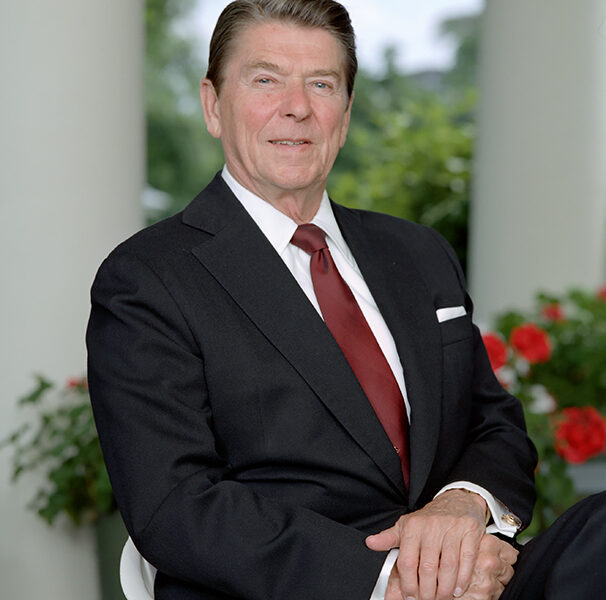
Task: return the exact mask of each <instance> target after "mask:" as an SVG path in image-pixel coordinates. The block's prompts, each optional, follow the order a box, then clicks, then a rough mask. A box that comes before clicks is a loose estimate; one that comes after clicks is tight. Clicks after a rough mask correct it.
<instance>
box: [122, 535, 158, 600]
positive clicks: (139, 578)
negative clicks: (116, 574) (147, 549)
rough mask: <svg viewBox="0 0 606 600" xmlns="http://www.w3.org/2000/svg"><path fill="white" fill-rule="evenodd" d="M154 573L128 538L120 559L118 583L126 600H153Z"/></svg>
mask: <svg viewBox="0 0 606 600" xmlns="http://www.w3.org/2000/svg"><path fill="white" fill-rule="evenodd" d="M156 571H157V569H156V568H155V567H154V566H152V565H151V564H149V563H148V562H147V561H146V560H145V559H144V558H143V557H142V556H141V555H140V554H139V551H138V550H137V548H136V547H135V544H133V541H132V540H131V539H130V538H128V539H127V540H126V544H124V548H122V556H121V557H120V583H121V584H122V591H123V592H124V595H125V596H126V600H154V580H155V578H156Z"/></svg>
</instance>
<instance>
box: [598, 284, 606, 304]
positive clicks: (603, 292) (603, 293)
mask: <svg viewBox="0 0 606 600" xmlns="http://www.w3.org/2000/svg"><path fill="white" fill-rule="evenodd" d="M598 298H600V299H601V300H606V285H603V286H602V287H601V288H600V289H599V290H598Z"/></svg>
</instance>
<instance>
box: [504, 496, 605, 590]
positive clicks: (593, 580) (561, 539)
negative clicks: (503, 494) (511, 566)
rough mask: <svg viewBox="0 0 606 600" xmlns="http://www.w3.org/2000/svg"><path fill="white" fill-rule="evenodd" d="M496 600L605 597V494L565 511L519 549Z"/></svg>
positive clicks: (591, 497) (586, 499) (590, 498)
mask: <svg viewBox="0 0 606 600" xmlns="http://www.w3.org/2000/svg"><path fill="white" fill-rule="evenodd" d="M515 569H516V573H515V575H514V577H513V579H512V580H511V581H510V582H509V585H508V586H507V588H506V590H505V592H504V593H503V595H502V596H501V600H514V599H515V600H542V599H543V598H545V599H546V600H584V599H588V600H600V599H602V598H606V492H601V493H599V494H596V495H594V496H589V497H588V498H585V499H584V500H582V501H581V502H578V503H577V504H575V505H574V506H573V507H571V508H570V509H568V510H567V511H566V512H565V513H564V514H563V515H562V516H561V517H559V518H558V519H557V521H556V522H555V523H554V524H553V525H552V526H551V527H550V528H549V529H548V530H547V531H545V532H544V533H542V534H541V535H539V536H537V537H536V538H534V539H533V540H531V541H530V542H528V544H526V545H525V546H523V547H522V548H521V550H520V555H519V557H518V561H517V564H516V567H515Z"/></svg>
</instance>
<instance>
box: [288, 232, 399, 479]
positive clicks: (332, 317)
mask: <svg viewBox="0 0 606 600" xmlns="http://www.w3.org/2000/svg"><path fill="white" fill-rule="evenodd" d="M291 243H292V244H294V245H295V246H297V247H299V248H301V250H304V251H305V252H307V253H308V254H311V259H310V271H311V280H312V282H313V286H314V291H315V293H316V298H317V299H318V304H319V305H320V310H321V311H322V316H323V317H324V322H325V323H326V325H327V327H328V328H329V329H330V331H331V333H332V335H333V337H334V338H335V340H336V341H337V343H338V344H339V346H340V347H341V350H342V351H343V354H344V355H345V358H346V359H347V361H348V362H349V365H350V366H351V368H352V370H353V372H354V373H355V375H356V377H357V378H358V381H359V382H360V385H361V386H362V389H363V390H364V393H365V394H366V396H367V397H368V400H369V401H370V403H371V405H372V407H373V408H374V411H375V413H376V414H377V417H378V418H379V421H381V425H383V429H385V432H386V433H387V435H388V437H389V439H390V440H391V443H392V444H393V446H394V448H395V450H396V452H397V453H398V455H399V457H400V461H401V463H402V475H403V476H404V483H405V484H406V487H408V479H409V472H410V469H409V459H408V419H407V416H406V408H405V406H404V399H403V398H402V393H401V392H400V388H399V387H398V384H397V382H396V379H395V377H394V376H393V373H392V371H391V369H390V367H389V363H388V362H387V360H386V358H385V356H384V354H383V352H382V351H381V348H380V347H379V344H378V343H377V340H376V338H375V336H374V335H373V333H372V330H371V329H370V327H369V325H368V323H367V322H366V319H365V318H364V315H363V314H362V311H361V310H360V307H359V306H358V303H357V302H356V299H355V298H354V295H353V294H352V292H351V290H350V289H349V286H348V285H347V283H345V281H344V280H343V278H342V277H341V275H340V274H339V271H338V270H337V266H336V265H335V263H334V261H333V259H332V256H331V254H330V251H329V249H328V246H327V245H326V234H325V233H324V231H322V230H321V229H320V228H319V227H318V226H316V225H312V224H311V223H309V224H307V225H299V227H298V228H297V231H295V234H294V235H293V236H292V240H291Z"/></svg>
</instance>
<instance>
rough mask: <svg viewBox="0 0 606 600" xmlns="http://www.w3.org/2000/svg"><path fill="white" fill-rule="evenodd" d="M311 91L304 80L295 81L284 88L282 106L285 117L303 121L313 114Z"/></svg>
mask: <svg viewBox="0 0 606 600" xmlns="http://www.w3.org/2000/svg"><path fill="white" fill-rule="evenodd" d="M311 112H312V109H311V101H310V98H309V91H308V90H307V89H306V87H305V84H304V83H303V82H293V83H291V84H290V85H288V86H287V88H286V89H285V90H284V94H283V98H282V106H281V114H282V116H283V117H288V118H291V119H295V121H303V120H304V119H306V118H307V117H309V116H310V115H311Z"/></svg>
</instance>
